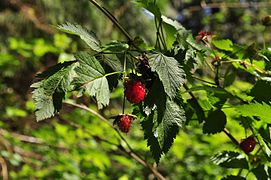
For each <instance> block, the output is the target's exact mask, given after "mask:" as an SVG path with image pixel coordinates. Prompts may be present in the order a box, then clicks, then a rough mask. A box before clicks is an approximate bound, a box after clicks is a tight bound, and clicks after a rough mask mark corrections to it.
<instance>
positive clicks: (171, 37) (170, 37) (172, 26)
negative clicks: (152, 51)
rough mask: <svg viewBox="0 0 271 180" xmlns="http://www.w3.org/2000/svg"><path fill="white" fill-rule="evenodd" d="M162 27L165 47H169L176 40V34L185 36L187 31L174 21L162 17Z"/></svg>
mask: <svg viewBox="0 0 271 180" xmlns="http://www.w3.org/2000/svg"><path fill="white" fill-rule="evenodd" d="M162 20H163V27H164V29H165V32H166V42H167V46H168V47H170V46H172V45H173V43H174V42H175V40H176V33H179V34H187V33H188V31H187V30H186V29H185V28H184V27H183V26H182V25H181V24H180V23H179V22H178V21H176V20H172V19H170V18H168V17H166V16H162Z"/></svg>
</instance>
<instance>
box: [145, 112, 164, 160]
mask: <svg viewBox="0 0 271 180" xmlns="http://www.w3.org/2000/svg"><path fill="white" fill-rule="evenodd" d="M153 116H154V114H151V115H150V116H149V117H148V118H146V120H144V121H142V122H141V126H142V128H143V131H144V139H146V140H147V143H148V144H147V145H148V146H149V147H150V151H151V153H152V156H153V158H154V159H155V161H156V163H159V160H160V158H161V155H162V154H163V151H162V150H161V148H160V146H159V142H158V140H157V138H156V137H155V136H154V133H153V126H154V124H153Z"/></svg>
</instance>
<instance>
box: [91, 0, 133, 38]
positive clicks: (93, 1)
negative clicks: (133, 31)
mask: <svg viewBox="0 0 271 180" xmlns="http://www.w3.org/2000/svg"><path fill="white" fill-rule="evenodd" d="M89 2H91V3H92V4H93V5H94V6H96V7H97V8H98V9H99V10H100V11H102V13H103V14H104V15H105V16H106V17H108V18H109V19H110V20H111V21H112V23H113V24H115V25H116V26H117V27H118V29H119V30H120V31H121V32H122V34H123V35H124V36H125V37H126V38H127V39H128V41H130V42H132V41H133V38H132V37H131V36H130V35H129V34H128V32H127V31H126V30H125V29H124V28H123V27H122V26H121V25H120V24H119V22H118V20H117V19H116V18H115V17H114V16H113V15H112V14H111V13H110V12H109V11H108V10H107V9H106V8H104V7H102V6H101V5H100V4H99V3H98V2H96V1H95V0H89Z"/></svg>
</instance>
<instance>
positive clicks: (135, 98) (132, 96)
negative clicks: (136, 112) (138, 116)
mask: <svg viewBox="0 0 271 180" xmlns="http://www.w3.org/2000/svg"><path fill="white" fill-rule="evenodd" d="M124 86H125V90H124V95H125V97H126V98H127V100H128V101H129V102H130V103H133V104H138V103H140V102H142V101H143V100H144V98H145V96H146V88H145V85H144V84H143V83H142V82H141V81H139V80H128V81H126V82H125V84H124ZM133 119H134V118H133V116H131V115H127V114H120V115H118V116H116V118H115V121H114V124H117V125H118V127H119V129H120V130H121V131H122V132H124V133H128V132H129V130H130V127H131V124H132V121H133Z"/></svg>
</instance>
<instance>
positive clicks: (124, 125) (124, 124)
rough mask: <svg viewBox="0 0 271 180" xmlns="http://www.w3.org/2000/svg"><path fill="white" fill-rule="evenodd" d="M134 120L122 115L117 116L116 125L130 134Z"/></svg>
mask: <svg viewBox="0 0 271 180" xmlns="http://www.w3.org/2000/svg"><path fill="white" fill-rule="evenodd" d="M132 120H133V118H132V117H131V116H129V115H126V114H121V115H118V116H116V118H115V121H114V124H117V125H118V127H119V129H120V130H121V131H122V132H124V133H128V132H129V130H130V128H131V124H132Z"/></svg>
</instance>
